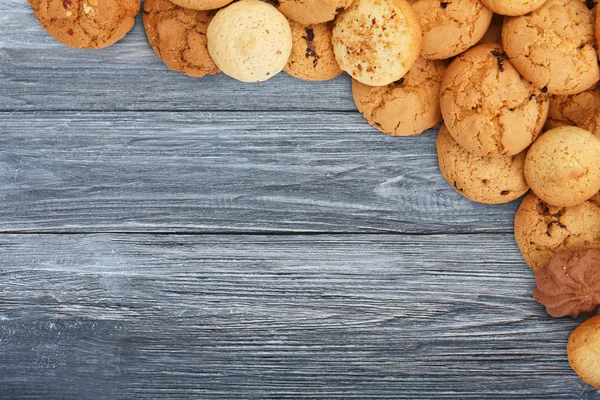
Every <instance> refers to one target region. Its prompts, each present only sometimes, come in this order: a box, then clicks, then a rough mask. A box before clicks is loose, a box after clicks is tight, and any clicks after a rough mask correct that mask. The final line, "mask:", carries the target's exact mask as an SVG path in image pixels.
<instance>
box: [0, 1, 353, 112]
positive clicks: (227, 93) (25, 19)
mask: <svg viewBox="0 0 600 400" xmlns="http://www.w3.org/2000/svg"><path fill="white" fill-rule="evenodd" d="M0 7H1V9H2V12H1V13H0V110H57V111H62V110H83V111H90V110H217V111H221V110H270V111H272V110H337V111H340V110H355V106H354V102H353V101H352V94H351V90H350V79H349V78H348V77H347V76H344V77H340V78H338V79H335V80H333V81H331V82H325V83H309V82H303V81H299V80H296V79H293V78H291V77H289V76H287V75H286V74H285V73H282V74H281V75H280V76H277V77H275V78H273V79H272V80H270V81H268V82H266V83H262V84H240V83H239V82H236V81H234V80H232V79H229V78H227V77H225V76H216V77H207V78H203V79H194V78H189V77H186V76H184V75H181V74H178V73H175V72H171V71H169V70H168V69H167V68H166V67H165V66H164V64H163V63H162V62H161V61H160V60H159V59H158V58H157V57H156V55H155V54H154V52H153V51H152V49H151V47H150V45H149V44H148V41H147V40H146V36H145V33H144V29H143V26H142V22H141V18H138V21H137V24H136V26H135V28H134V29H133V30H132V32H130V34H129V35H128V36H127V37H126V38H125V39H124V40H123V41H121V42H119V43H117V44H116V45H114V46H111V47H109V48H107V49H103V50H100V51H82V50H73V49H69V48H67V47H65V46H63V45H61V44H60V43H58V42H57V41H56V40H55V39H53V38H52V37H51V36H49V35H48V34H47V33H46V32H45V31H44V29H43V28H42V27H41V26H40V24H39V23H38V21H37V20H36V18H35V16H34V15H33V12H32V11H31V6H30V5H29V3H28V2H27V1H26V0H2V2H1V4H0Z"/></svg>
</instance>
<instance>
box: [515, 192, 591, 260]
mask: <svg viewBox="0 0 600 400" xmlns="http://www.w3.org/2000/svg"><path fill="white" fill-rule="evenodd" d="M515 239H516V241H517V244H518V245H519V248H520V249H521V253H522V254H523V257H524V258H525V261H526V262H527V264H528V265H529V266H530V267H531V268H532V269H533V270H537V269H539V268H543V267H545V266H546V265H548V263H549V262H550V260H551V258H552V256H553V255H554V254H555V253H557V252H560V251H565V250H572V251H575V250H584V249H587V248H591V247H600V196H599V195H596V196H594V197H593V198H592V199H590V200H588V201H586V202H585V203H583V204H580V205H578V206H575V207H554V206H551V205H549V204H547V203H545V202H544V201H542V200H541V199H540V198H539V197H537V196H536V195H535V194H533V193H530V194H528V195H527V196H526V197H525V199H524V200H523V202H522V203H521V207H520V208H519V211H517V215H516V217H515Z"/></svg>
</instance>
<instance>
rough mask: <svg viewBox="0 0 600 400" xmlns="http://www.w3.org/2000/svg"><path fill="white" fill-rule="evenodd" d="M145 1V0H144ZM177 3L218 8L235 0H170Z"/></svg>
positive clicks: (200, 7) (184, 5)
mask: <svg viewBox="0 0 600 400" xmlns="http://www.w3.org/2000/svg"><path fill="white" fill-rule="evenodd" d="M144 1H145V0H144ZM170 1H171V2H173V3H175V4H176V5H178V6H180V7H183V8H190V9H192V10H201V11H207V10H216V9H219V8H221V7H225V6H226V5H227V4H229V3H231V2H232V1H233V0H170Z"/></svg>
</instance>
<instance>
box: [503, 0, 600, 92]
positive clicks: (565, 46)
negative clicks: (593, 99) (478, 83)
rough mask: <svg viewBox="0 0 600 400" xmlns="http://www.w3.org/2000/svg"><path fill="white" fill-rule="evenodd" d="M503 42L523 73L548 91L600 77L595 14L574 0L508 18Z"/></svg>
mask: <svg viewBox="0 0 600 400" xmlns="http://www.w3.org/2000/svg"><path fill="white" fill-rule="evenodd" d="M502 45H503V46H504V51H505V52H506V54H507V55H508V57H509V58H510V61H511V62H512V63H513V65H514V66H515V67H516V68H517V69H518V70H519V72H520V73H521V75H523V77H524V78H525V79H527V80H528V81H530V82H533V84H534V85H536V86H537V87H538V88H542V89H543V90H544V91H547V92H548V93H550V94H563V95H566V94H576V93H581V92H583V91H585V90H587V89H589V88H591V87H592V86H594V84H596V82H598V79H599V78H600V69H599V67H598V56H597V54H596V39H595V33H594V14H593V12H592V11H591V10H589V9H588V8H587V7H586V6H585V5H584V4H583V3H581V2H579V1H578V0H548V1H546V3H545V4H544V5H543V6H542V7H541V8H539V9H537V10H535V11H533V12H531V13H529V14H526V15H523V16H520V17H509V18H506V19H505V20H504V26H503V28H502Z"/></svg>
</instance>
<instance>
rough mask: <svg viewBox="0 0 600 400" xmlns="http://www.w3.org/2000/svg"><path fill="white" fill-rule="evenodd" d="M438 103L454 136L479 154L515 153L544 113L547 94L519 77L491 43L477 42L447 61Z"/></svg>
mask: <svg viewBox="0 0 600 400" xmlns="http://www.w3.org/2000/svg"><path fill="white" fill-rule="evenodd" d="M440 105H441V109H442V115H443V117H444V122H445V124H446V127H447V128H448V130H449V131H450V133H451V134H452V136H453V137H454V139H456V141H457V142H458V143H459V144H460V145H461V146H463V147H464V148H465V149H467V150H468V151H470V152H472V153H475V154H478V155H481V156H498V155H509V156H510V155H516V154H519V153H520V152H522V151H523V150H525V149H526V148H527V147H528V146H529V145H530V144H531V143H533V141H534V140H535V139H536V138H537V136H538V134H539V133H540V132H541V130H542V128H543V126H544V123H545V121H546V117H547V115H548V96H547V95H545V94H544V93H542V91H541V90H540V89H537V88H536V87H535V86H533V85H531V84H530V83H529V82H527V81H526V80H525V79H523V78H522V77H521V75H519V73H518V72H517V70H516V69H515V68H514V67H513V66H512V65H511V63H510V62H509V61H508V58H507V56H506V54H504V53H503V52H502V48H501V47H500V46H499V45H497V44H480V45H477V46H476V47H473V48H472V49H469V50H468V51H466V52H465V53H463V54H461V55H460V56H458V57H456V58H455V59H454V61H452V63H451V64H450V66H449V67H448V69H447V70H446V74H445V75H444V80H443V81H442V88H441V100H440Z"/></svg>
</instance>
